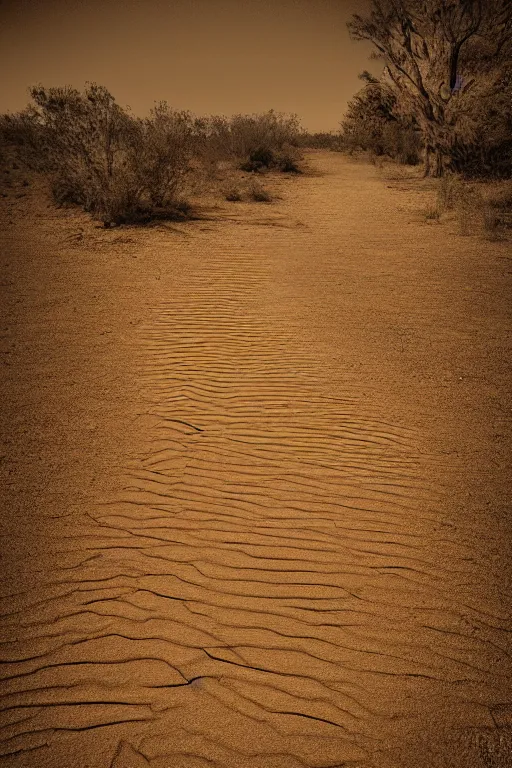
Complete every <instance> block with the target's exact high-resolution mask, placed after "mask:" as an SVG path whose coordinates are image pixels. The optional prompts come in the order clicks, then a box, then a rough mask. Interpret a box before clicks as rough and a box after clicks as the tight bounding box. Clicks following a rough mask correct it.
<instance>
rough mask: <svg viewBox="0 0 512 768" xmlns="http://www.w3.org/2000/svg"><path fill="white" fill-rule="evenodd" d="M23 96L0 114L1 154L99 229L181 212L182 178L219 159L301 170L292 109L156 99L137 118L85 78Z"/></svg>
mask: <svg viewBox="0 0 512 768" xmlns="http://www.w3.org/2000/svg"><path fill="white" fill-rule="evenodd" d="M30 95H31V97H32V103H31V104H30V105H29V106H28V107H27V108H26V109H25V110H23V111H22V112H19V113H17V114H14V115H3V116H1V117H0V140H1V141H0V145H1V151H2V152H3V154H4V155H6V154H9V155H10V156H11V157H15V158H16V161H17V162H20V163H22V164H23V166H24V167H25V168H27V169H30V170H32V171H36V172H39V173H43V174H45V175H47V176H48V177H49V179H50V184H51V190H52V193H53V197H54V199H55V201H56V202H57V203H59V204H64V203H70V204H76V205H79V206H81V207H82V208H83V209H84V210H85V211H88V212H90V213H91V214H93V215H94V216H95V217H96V218H98V219H99V220H101V221H102V222H103V223H104V225H105V226H106V227H109V226H112V225H116V224H121V223H128V222H145V221H148V220H150V219H152V218H176V217H177V218H180V217H182V216H184V215H186V213H187V205H186V203H185V202H184V200H183V193H184V190H185V188H186V182H187V179H188V176H189V175H190V174H193V173H194V172H196V173H198V172H200V171H203V172H204V171H205V169H206V171H208V169H210V171H211V170H212V169H215V168H216V167H217V166H218V164H219V163H220V162H221V161H228V162H229V163H230V164H232V165H233V166H234V167H235V168H236V167H238V168H240V169H242V170H245V171H254V172H266V171H268V170H277V171H282V172H288V173H292V172H293V173H298V172H300V170H301V168H300V160H301V153H300V150H299V143H300V140H299V136H300V134H301V129H300V124H299V120H298V118H297V116H296V115H291V116H288V115H284V114H280V113H276V112H274V111H273V110H270V111H269V112H267V113H264V114H260V115H234V116H233V117H231V118H226V117H216V116H214V117H207V118H198V117H194V116H193V115H192V114H191V113H190V112H178V111H176V110H174V109H172V108H171V107H169V105H168V104H167V103H166V102H160V103H158V104H156V106H155V107H154V108H153V109H152V110H151V112H150V115H149V117H147V118H144V119H142V118H137V117H134V116H133V115H132V114H130V112H129V111H127V110H125V109H123V108H121V107H120V106H119V105H118V104H117V103H116V101H115V99H114V97H113V96H112V95H111V94H110V93H109V91H108V90H107V89H106V88H105V87H103V86H100V85H96V84H94V83H92V84H87V86H86V88H85V90H84V91H83V92H80V91H78V90H76V89H74V88H70V87H62V88H44V87H42V86H38V87H35V88H31V89H30ZM254 190H255V191H254V192H253V194H252V197H253V198H254V199H258V200H259V199H265V200H266V199H268V196H267V195H266V193H265V194H264V193H263V191H261V189H260V185H256V186H255V187H254Z"/></svg>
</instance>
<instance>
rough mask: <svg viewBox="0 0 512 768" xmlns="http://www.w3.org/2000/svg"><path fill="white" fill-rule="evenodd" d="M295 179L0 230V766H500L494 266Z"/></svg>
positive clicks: (39, 219) (499, 274)
mask: <svg viewBox="0 0 512 768" xmlns="http://www.w3.org/2000/svg"><path fill="white" fill-rule="evenodd" d="M310 162H311V165H312V167H313V168H314V169H315V170H316V172H315V173H312V174H310V175H308V176H305V177H302V178H294V179H284V178H281V179H275V180H274V181H273V182H272V184H273V186H274V189H275V190H276V191H277V193H278V194H280V195H281V199H280V200H278V201H277V202H276V203H275V204H273V205H271V206H268V205H261V204H260V205H258V204H247V203H235V204H231V203H224V204H222V203H220V204H219V207H218V208H216V209H213V210H210V211H209V217H208V218H207V219H205V220H203V221H196V222H192V223H188V224H179V225H175V226H174V225H173V227H172V228H171V229H165V228H159V229H158V228H157V229H153V230H151V229H150V230H146V231H144V230H137V229H126V230H117V231H109V232H105V231H102V230H99V229H96V228H95V226H94V224H92V223H91V222H89V220H88V218H87V217H86V216H85V215H83V214H81V213H77V212H72V211H65V210H60V211H54V210H52V209H51V208H46V207H45V206H46V204H45V202H44V200H43V198H41V197H40V198H37V197H34V195H33V194H32V196H31V197H29V198H19V199H18V198H9V200H8V201H7V202H6V203H5V205H4V210H3V212H2V221H3V224H4V225H5V226H4V227H3V229H4V231H3V233H2V235H1V241H2V253H3V257H2V258H3V261H4V269H3V275H4V280H3V283H4V285H3V287H2V292H3V294H4V298H5V302H6V304H5V306H6V313H5V315H4V319H3V327H2V332H3V337H2V343H3V352H4V354H3V361H4V366H3V371H4V375H3V377H2V389H1V393H0V394H1V397H2V402H3V415H4V416H5V430H4V434H5V437H4V447H3V449H2V452H1V453H2V461H1V462H0V471H1V473H2V475H1V477H2V481H3V487H4V502H3V504H2V506H3V507H4V510H5V513H4V517H3V521H2V533H3V563H4V569H5V573H6V577H5V579H4V580H3V582H2V601H1V615H2V646H1V648H2V662H3V663H2V678H3V682H2V688H1V701H0V703H1V708H2V715H1V723H0V724H1V730H0V754H1V755H2V756H3V757H1V758H0V764H1V765H2V766H3V765H5V766H9V768H11V766H12V768H18V767H20V766H27V767H28V766H30V767H32V766H34V767H36V766H37V767H38V768H39V767H41V768H43V767H45V766H48V768H139V767H142V766H151V768H192V767H193V768H203V767H206V766H213V767H214V768H305V767H307V768H339V767H341V766H354V767H357V768H370V767H371V768H435V767H437V766H446V767H447V768H452V767H453V768H463V767H464V768H466V767H467V766H478V767H480V766H482V767H483V768H503V767H504V766H510V765H512V665H511V650H512V643H511V634H510V633H511V630H512V615H511V594H512V581H511V564H510V554H509V552H510V544H511V528H510V526H511V522H510V509H511V502H510V499H511V495H510V490H511V483H510V480H509V477H510V476H512V473H511V472H510V446H511V429H510V424H511V419H510V415H511V398H510V389H509V388H510V373H511V370H510V369H511V365H510V352H511V338H512V336H511V329H512V323H511V311H510V310H511V306H510V295H511V293H510V290H511V282H512V281H511V275H512V268H511V267H510V264H511V262H510V245H509V244H507V243H485V242H483V241H482V240H479V239H477V238H475V237H469V238H468V237H461V236H458V235H457V234H456V233H455V230H454V228H453V227H452V226H451V225H450V224H449V223H448V224H446V225H442V226H434V225H429V224H428V223H426V222H425V220H424V218H422V216H421V214H420V213H419V211H420V209H421V207H422V205H423V203H424V201H425V200H426V199H427V198H428V195H429V194H431V193H429V192H427V191H424V190H423V191H421V190H420V191H418V186H421V185H418V183H416V186H415V185H414V184H412V186H411V185H410V187H409V188H407V187H406V188H401V187H400V185H397V184H394V185H390V186H391V188H390V186H387V185H386V182H385V180H383V179H382V178H379V176H378V174H377V172H376V170H375V169H374V168H373V167H371V166H365V165H362V164H359V163H355V162H353V161H351V160H350V159H347V158H345V157H342V156H340V155H336V154H329V153H311V155H310Z"/></svg>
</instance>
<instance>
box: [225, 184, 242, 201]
mask: <svg viewBox="0 0 512 768" xmlns="http://www.w3.org/2000/svg"><path fill="white" fill-rule="evenodd" d="M224 197H225V198H226V200H229V201H230V202H232V203H235V202H240V200H242V192H241V190H240V189H239V188H238V187H228V188H227V189H225V190H224Z"/></svg>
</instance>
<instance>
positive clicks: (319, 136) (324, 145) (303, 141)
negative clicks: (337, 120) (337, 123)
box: [299, 131, 342, 152]
mask: <svg viewBox="0 0 512 768" xmlns="http://www.w3.org/2000/svg"><path fill="white" fill-rule="evenodd" d="M341 144H342V142H341V134H340V133H339V132H337V133H334V132H332V131H331V132H327V131H320V132H317V133H308V132H306V131H304V132H303V133H301V134H300V136H299V146H300V147H304V148H305V149H306V148H307V149H330V150H332V151H334V152H339V151H340V149H341Z"/></svg>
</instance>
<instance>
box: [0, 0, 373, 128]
mask: <svg viewBox="0 0 512 768" xmlns="http://www.w3.org/2000/svg"><path fill="white" fill-rule="evenodd" d="M365 4H366V5H367V4H368V0H0V71H1V72H2V75H3V76H2V78H0V112H7V111H10V112H15V111H17V110H19V109H22V108H23V107H25V106H26V105H27V103H28V101H29V98H30V97H29V95H28V92H27V88H28V87H29V86H30V85H36V84H38V83H42V84H43V85H45V86H53V85H72V86H74V87H76V88H79V89H81V88H83V86H84V84H85V81H93V82H97V83H99V84H101V85H104V86H106V87H107V88H108V89H109V90H110V92H111V93H112V94H113V95H114V96H115V97H116V99H117V101H118V103H119V104H121V106H130V107H131V109H132V111H133V112H134V113H135V114H136V115H140V116H144V115H146V114H147V113H148V111H149V109H150V108H151V107H152V106H153V104H154V102H155V101H158V100H161V99H164V100H166V101H168V102H169V104H170V105H171V106H173V107H175V108H176V109H187V110H190V111H191V112H193V113H194V114H196V115H206V114H223V115H231V114H234V113H238V112H242V113H253V112H262V111H266V110H268V109H275V110H276V111H278V112H295V113H297V114H298V115H299V117H300V118H301V121H302V125H303V126H304V127H305V128H306V129H308V130H310V131H324V130H325V131H329V130H337V129H338V123H339V121H340V120H341V119H342V117H343V113H344V111H345V109H346V105H347V101H348V100H349V99H350V98H351V97H352V96H353V94H354V93H355V92H356V91H358V90H359V89H360V88H361V86H362V83H361V81H360V80H358V79H357V75H358V74H359V73H360V72H361V71H362V70H363V69H369V70H370V71H371V72H373V73H375V74H379V72H380V71H381V70H382V66H381V65H379V63H378V62H375V61H369V60H368V56H369V55H370V53H371V51H372V47H371V46H370V44H367V43H362V42H359V43H356V42H352V41H351V40H350V39H349V37H348V31H347V28H346V22H347V21H348V20H349V19H350V17H351V15H352V13H354V12H356V11H357V12H364V9H365Z"/></svg>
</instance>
